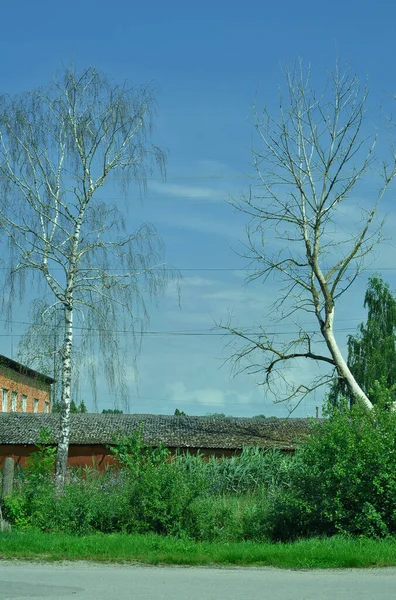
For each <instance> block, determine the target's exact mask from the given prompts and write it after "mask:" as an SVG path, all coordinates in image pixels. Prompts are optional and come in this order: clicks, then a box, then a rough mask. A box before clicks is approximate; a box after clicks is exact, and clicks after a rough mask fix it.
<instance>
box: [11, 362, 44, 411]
mask: <svg viewBox="0 0 396 600" xmlns="http://www.w3.org/2000/svg"><path fill="white" fill-rule="evenodd" d="M5 390H6V391H5ZM3 400H5V401H6V402H5V404H6V410H5V411H4V406H3ZM23 403H25V405H26V406H23ZM24 409H25V410H24ZM13 411H15V412H29V413H33V412H38V413H43V412H50V385H49V384H48V383H45V382H43V381H41V380H40V379H39V378H34V377H29V376H28V375H23V374H21V373H17V372H16V371H14V370H13V369H10V368H9V367H6V366H3V365H1V366H0V412H13Z"/></svg>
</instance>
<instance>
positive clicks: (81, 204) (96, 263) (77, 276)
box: [0, 68, 172, 488]
mask: <svg viewBox="0 0 396 600" xmlns="http://www.w3.org/2000/svg"><path fill="white" fill-rule="evenodd" d="M154 108H155V100H154V97H153V90H152V88H151V87H150V86H137V87H131V86H128V85H127V84H123V85H118V84H117V83H116V82H114V81H113V80H112V79H111V78H109V77H107V76H105V75H103V74H101V73H100V72H99V71H97V70H96V69H95V68H89V69H87V70H85V71H83V72H81V73H77V72H76V71H75V70H74V69H73V68H71V69H66V70H64V71H63V72H62V73H61V74H60V75H59V76H58V77H56V78H55V79H54V80H53V81H52V82H51V83H50V84H49V85H47V86H46V87H43V88H40V89H35V90H33V91H31V92H28V93H24V94H20V95H16V96H2V97H1V98H0V185H1V193H0V219H1V225H2V227H3V229H4V230H5V231H6V233H7V234H8V237H9V241H10V246H9V247H10V251H9V262H10V277H9V279H8V283H9V286H10V295H9V297H10V298H11V299H13V296H14V294H15V293H16V292H17V291H18V290H19V292H20V293H23V292H26V291H28V292H29V297H32V293H33V294H34V292H36V290H39V294H40V301H41V302H42V307H41V311H39V313H40V318H39V319H38V321H37V323H36V324H37V327H38V328H39V327H45V326H46V325H47V326H48V327H49V328H50V329H49V335H51V336H52V335H53V332H54V331H56V332H58V335H59V337H58V340H59V345H58V344H54V345H53V352H59V354H60V360H61V416H60V419H61V434H60V439H59V443H58V452H57V459H56V481H57V484H58V487H59V488H62V485H63V482H64V478H65V473H66V465H67V455H68V446H69V435H70V402H71V384H72V379H73V369H72V363H73V349H74V348H75V341H76V339H75V338H76V336H75V329H76V327H77V328H78V330H77V331H78V333H79V334H81V333H84V335H83V337H82V338H79V339H83V343H82V344H81V345H80V350H81V351H82V352H83V353H86V351H87V349H88V347H89V346H90V345H91V347H94V349H95V352H94V355H93V354H92V353H91V357H92V356H93V359H92V361H95V362H96V361H97V356H96V355H97V350H98V346H99V349H100V350H101V352H102V358H103V368H104V370H105V373H106V374H107V376H108V378H109V379H110V381H111V382H114V383H116V381H117V379H118V378H119V377H121V375H122V368H121V367H119V366H118V367H117V365H120V364H121V363H117V362H115V360H114V359H115V356H117V355H119V352H118V351H119V350H120V339H119V334H118V333H117V332H118V331H119V330H120V329H121V330H122V329H125V328H128V330H129V331H130V336H129V340H130V342H129V345H130V346H131V347H133V348H134V350H135V351H137V350H138V339H139V336H138V335H137V334H138V333H139V331H141V330H142V328H144V326H145V325H146V324H147V319H148V316H149V315H148V310H147V297H148V296H149V295H151V296H154V297H155V296H158V294H160V293H161V292H162V291H163V290H164V288H165V286H166V284H167V280H168V278H169V273H171V274H172V272H171V271H168V269H167V268H166V267H165V265H164V259H163V254H164V248H163V244H162V242H161V239H160V238H159V236H158V235H157V233H156V231H155V229H154V227H153V226H152V225H150V224H140V225H139V224H136V223H135V224H134V227H133V228H130V227H129V222H132V216H133V213H132V209H131V207H129V215H128V214H127V216H128V223H126V217H125V214H124V212H123V209H122V206H121V205H118V204H117V203H112V202H110V201H108V200H106V195H108V194H109V187H108V185H106V184H108V181H109V180H110V179H112V180H113V183H114V185H118V186H120V188H121V190H122V191H123V192H126V191H127V190H128V189H130V185H132V184H134V185H136V186H137V187H138V188H139V190H140V191H141V192H143V193H144V191H145V189H146V180H147V176H148V175H149V174H150V173H151V172H152V170H153V169H159V170H160V171H161V172H162V173H164V166H165V157H164V152H163V151H162V150H161V149H160V148H158V147H157V146H156V145H154V144H153V143H152V141H151V139H152V132H153V111H154ZM114 175H116V177H115V178H113V177H112V176H114ZM110 189H111V188H110ZM111 196H113V197H114V191H113V192H111V191H110V197H111ZM131 231H132V232H131ZM35 283H37V285H41V288H39V287H37V288H35V287H34V284H35ZM32 290H33V292H32ZM36 313H37V311H36ZM36 316H37V315H36ZM92 335H95V340H93V337H92ZM92 361H91V362H92ZM91 366H92V364H91Z"/></svg>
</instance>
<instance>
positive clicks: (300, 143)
mask: <svg viewBox="0 0 396 600" xmlns="http://www.w3.org/2000/svg"><path fill="white" fill-rule="evenodd" d="M285 75H286V88H287V92H286V94H285V96H284V97H283V96H282V95H280V98H279V100H280V110H279V115H278V116H277V117H276V118H275V117H273V116H272V115H271V114H269V112H268V111H267V109H266V108H264V109H263V110H259V109H258V108H257V105H256V106H255V108H254V126H255V130H256V133H257V136H258V142H259V144H258V145H257V147H255V148H253V150H252V155H253V161H254V168H255V172H256V176H257V177H256V182H255V183H254V184H253V185H251V186H250V190H249V193H248V194H247V195H244V196H243V197H241V198H240V199H238V200H235V201H232V204H233V205H234V206H235V207H236V208H237V209H238V210H240V211H241V212H243V213H245V214H247V215H248V216H249V223H248V225H247V228H246V232H247V236H246V242H244V250H243V251H242V255H243V256H244V257H246V258H248V259H249V260H250V266H253V267H254V268H253V273H252V274H251V275H250V276H249V277H248V279H247V283H249V282H251V281H253V280H257V279H261V280H263V281H265V280H266V279H267V278H268V277H269V276H271V277H274V278H275V280H277V281H279V282H281V283H282V286H281V289H280V292H279V299H278V300H277V301H276V302H275V304H274V305H273V307H272V308H273V310H275V313H276V316H277V320H278V321H279V320H282V319H285V320H287V321H289V322H290V323H292V322H293V321H294V325H293V326H292V327H291V329H292V330H297V331H298V332H299V333H298V334H297V336H296V337H295V338H294V339H289V340H288V341H286V342H282V339H281V338H280V337H279V336H277V335H270V334H269V333H267V330H266V328H264V327H260V326H257V325H255V326H254V327H253V328H240V327H239V326H235V325H234V326H233V325H232V320H231V319H230V320H229V321H228V322H227V323H226V324H221V323H220V327H221V328H222V329H223V330H224V331H225V332H226V333H228V334H233V335H232V341H231V346H232V350H231V356H230V360H232V361H233V364H234V369H235V370H236V371H237V372H240V371H245V372H248V373H253V374H261V375H264V380H263V381H262V382H261V383H263V384H264V385H266V386H267V389H269V390H270V391H271V392H272V393H273V394H276V396H277V398H278V400H279V401H285V400H289V401H294V402H295V403H297V404H294V406H296V405H298V403H299V402H301V400H302V399H303V398H304V397H306V395H307V394H309V393H310V392H312V391H313V390H315V389H317V388H318V387H321V386H325V385H327V384H328V383H330V382H331V381H332V380H333V377H334V376H336V377H338V378H340V379H342V380H343V381H344V382H345V384H346V386H347V388H348V389H349V390H350V393H351V395H352V396H353V397H354V398H356V399H357V398H359V399H361V400H362V401H363V403H364V404H365V405H366V406H367V407H369V408H371V407H372V403H371V402H370V400H369V398H368V397H367V395H366V394H365V393H364V391H363V390H362V388H361V387H360V385H359V383H358V382H357V381H356V380H355V378H354V377H353V375H352V373H351V371H350V369H349V368H348V365H347V362H346V360H345V359H344V357H343V355H342V353H341V351H340V347H339V345H338V342H337V340H336V337H335V334H334V319H335V308H336V304H337V302H338V301H339V300H340V298H341V297H342V295H343V294H344V292H345V291H346V290H347V289H348V288H349V287H350V286H351V285H352V284H353V282H354V281H355V279H356V277H357V276H358V274H359V272H360V271H361V269H362V265H363V259H364V258H365V257H366V256H367V255H368V254H370V253H371V252H372V250H373V248H374V246H375V245H376V244H377V243H378V242H379V241H380V239H381V227H382V223H378V222H377V220H376V219H375V216H376V212H377V208H378V204H379V202H380V200H381V198H382V197H383V195H384V193H385V191H386V189H387V187H388V185H389V183H390V182H391V180H392V179H393V178H394V176H395V173H396V168H395V159H394V156H392V157H391V159H390V164H385V163H383V164H381V166H380V167H378V164H377V161H376V158H375V156H374V146H375V143H376V138H375V136H373V137H371V138H369V137H367V135H366V133H365V131H364V122H365V121H364V117H365V110H366V101H367V89H366V88H363V89H362V88H361V87H360V85H359V82H358V80H357V78H356V76H355V74H353V73H351V72H350V71H349V70H346V71H344V72H341V71H340V69H339V67H338V65H337V66H336V68H335V69H334V71H332V72H331V73H329V75H328V80H327V86H326V89H325V91H324V93H323V94H320V95H318V94H317V93H316V92H315V90H314V88H313V86H312V84H311V78H310V70H309V68H308V69H304V67H303V65H302V62H301V61H300V62H298V63H296V66H295V68H294V69H293V70H291V71H287V72H286V73H285ZM365 175H366V176H368V175H370V176H371V177H370V188H372V187H373V180H374V181H376V183H377V184H378V186H377V191H376V192H375V195H374V197H373V200H372V202H371V203H370V206H369V207H368V208H367V203H365V202H364V201H361V200H360V199H359V193H360V190H358V185H359V186H360V184H361V182H362V180H363V177H364V176H365ZM359 210H360V216H357V211H359ZM347 211H349V212H347ZM352 213H353V214H352ZM279 246H280V247H279ZM301 315H305V318H306V317H307V315H308V317H309V315H311V316H312V315H313V316H314V318H313V322H314V326H313V328H312V325H311V327H310V329H308V328H307V327H306V325H304V324H303V323H301V317H300V316H301ZM315 323H316V326H315ZM290 337H291V336H290ZM299 359H309V360H312V361H315V362H316V363H318V364H323V365H325V366H326V367H328V369H327V372H326V374H321V375H318V376H316V377H314V379H313V381H312V382H311V384H308V385H307V384H306V383H301V384H298V383H294V382H293V381H290V378H289V379H288V377H287V376H285V368H286V369H287V368H288V367H289V366H290V364H292V363H293V362H296V361H297V365H298V361H299ZM281 392H283V395H282V394H281ZM279 394H281V396H279Z"/></svg>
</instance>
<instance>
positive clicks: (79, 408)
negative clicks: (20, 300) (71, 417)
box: [51, 400, 88, 414]
mask: <svg viewBox="0 0 396 600" xmlns="http://www.w3.org/2000/svg"><path fill="white" fill-rule="evenodd" d="M51 412H53V413H60V412H61V403H60V402H54V403H53V405H52V407H51ZM70 412H71V413H72V414H78V413H82V414H85V413H87V412H88V410H87V407H86V405H85V402H84V400H81V402H80V404H78V405H77V404H76V403H75V402H74V400H72V401H71V402H70Z"/></svg>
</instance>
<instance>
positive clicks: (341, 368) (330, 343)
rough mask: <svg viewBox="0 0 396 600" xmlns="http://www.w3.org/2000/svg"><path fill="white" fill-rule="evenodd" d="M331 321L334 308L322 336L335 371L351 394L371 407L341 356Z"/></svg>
mask: <svg viewBox="0 0 396 600" xmlns="http://www.w3.org/2000/svg"><path fill="white" fill-rule="evenodd" d="M333 322H334V308H333V310H332V311H331V312H330V313H329V314H328V317H327V321H326V325H325V326H324V328H323V330H322V331H323V336H324V338H325V340H326V343H327V347H328V349H329V350H330V353H331V356H332V358H333V360H334V362H335V364H336V367H337V371H338V373H339V375H341V376H342V377H343V378H344V379H345V381H346V382H347V384H348V386H349V388H350V390H351V392H352V394H353V395H354V397H355V398H356V399H357V400H358V399H359V400H361V401H362V402H363V403H364V404H365V406H366V407H367V408H370V409H371V408H373V404H372V403H371V402H370V400H369V399H368V398H367V396H366V394H365V393H364V391H363V390H362V388H361V387H360V385H359V384H358V383H357V381H356V379H355V378H354V376H353V375H352V373H351V371H350V369H349V367H348V365H347V363H346V361H345V359H344V357H343V356H342V354H341V352H340V349H339V347H338V344H337V342H336V339H335V337H334V331H333Z"/></svg>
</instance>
